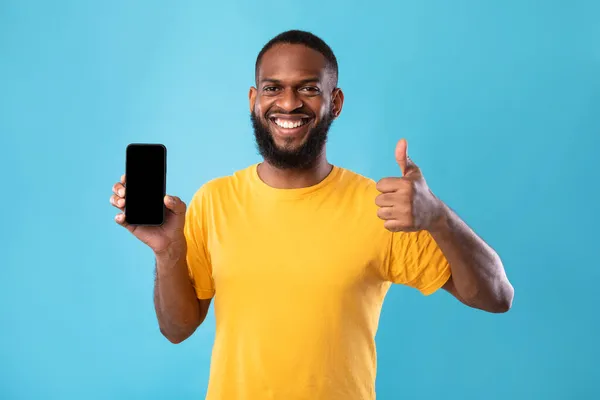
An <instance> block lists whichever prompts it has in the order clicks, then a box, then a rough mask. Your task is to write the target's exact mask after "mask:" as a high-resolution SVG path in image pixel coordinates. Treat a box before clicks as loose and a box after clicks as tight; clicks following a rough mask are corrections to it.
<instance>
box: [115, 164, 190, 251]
mask: <svg viewBox="0 0 600 400" xmlns="http://www.w3.org/2000/svg"><path fill="white" fill-rule="evenodd" d="M126 186H127V183H126V176H125V175H123V176H122V177H121V180H120V181H119V182H117V183H115V185H114V186H113V194H112V196H111V197H110V203H111V204H112V205H113V206H115V207H116V208H118V209H119V210H120V211H121V213H119V214H117V215H116V217H115V221H116V222H117V223H118V224H119V225H121V226H123V227H125V228H126V229H127V230H128V231H129V232H131V233H132V234H133V235H134V236H135V237H136V238H138V239H139V240H141V241H142V242H143V243H145V244H147V245H148V246H149V247H150V248H151V249H152V250H153V251H154V253H155V254H156V256H157V257H166V258H178V257H181V256H182V255H184V254H185V251H186V242H185V235H184V233H183V227H184V225H185V210H186V205H185V203H184V202H183V201H181V199H179V198H178V197H175V196H169V195H167V196H165V198H164V203H165V206H166V213H165V221H164V223H163V224H162V225H160V226H147V225H131V224H128V223H127V222H126V221H125V214H124V211H125V191H126Z"/></svg>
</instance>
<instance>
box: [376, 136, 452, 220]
mask: <svg viewBox="0 0 600 400" xmlns="http://www.w3.org/2000/svg"><path fill="white" fill-rule="evenodd" d="M407 152H408V143H407V142H406V139H401V140H400V141H399V142H398V144H397V146H396V162H397V163H398V165H399V166H400V171H401V172H402V177H391V178H383V179H381V180H380V181H379V182H377V190H378V191H379V192H381V194H380V195H378V196H377V197H376V198H375V204H377V206H379V209H378V210H377V216H378V217H379V218H381V219H382V220H384V221H385V222H384V224H383V225H384V227H385V228H386V229H387V230H389V231H391V232H401V231H403V232H416V231H420V230H432V229H434V228H435V226H436V224H437V223H439V222H440V220H441V218H442V216H443V213H444V205H443V203H442V202H441V200H439V199H438V198H437V197H436V196H435V195H434V194H433V193H432V192H431V190H430V189H429V186H427V183H426V182H425V178H424V177H423V174H422V173H421V170H420V169H419V167H417V165H416V164H415V163H414V162H413V161H412V160H411V159H410V158H409V157H408V153H407Z"/></svg>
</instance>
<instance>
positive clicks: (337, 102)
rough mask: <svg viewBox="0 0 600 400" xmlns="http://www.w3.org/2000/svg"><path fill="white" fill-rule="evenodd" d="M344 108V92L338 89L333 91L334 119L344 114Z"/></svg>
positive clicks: (332, 106)
mask: <svg viewBox="0 0 600 400" xmlns="http://www.w3.org/2000/svg"><path fill="white" fill-rule="evenodd" d="M343 106H344V92H342V89H340V88H336V89H333V95H332V99H331V108H332V112H333V118H337V117H339V115H340V114H341V112H342V107H343Z"/></svg>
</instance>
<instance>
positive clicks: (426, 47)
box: [0, 0, 600, 400]
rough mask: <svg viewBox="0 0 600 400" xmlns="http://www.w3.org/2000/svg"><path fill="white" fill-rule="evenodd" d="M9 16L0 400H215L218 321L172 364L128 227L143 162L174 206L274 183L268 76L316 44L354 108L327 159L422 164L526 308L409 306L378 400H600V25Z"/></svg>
mask: <svg viewBox="0 0 600 400" xmlns="http://www.w3.org/2000/svg"><path fill="white" fill-rule="evenodd" d="M123 3H124V2H117V1H104V2H94V3H93V2H83V1H53V2H41V1H39V2H33V1H16V0H13V1H11V0H2V1H0V133H1V142H0V144H1V149H2V156H1V157H0V167H1V168H0V171H2V172H1V173H2V176H3V178H2V184H3V187H4V190H3V191H2V196H1V200H0V201H1V205H2V209H3V210H4V212H3V217H2V218H3V227H2V231H1V232H2V233H1V235H2V236H1V243H2V265H1V267H0V321H1V327H0V398H2V399H89V400H92V399H200V398H203V395H204V393H205V387H206V384H207V378H208V368H209V361H210V351H211V346H212V339H213V335H214V315H213V314H212V311H211V314H210V315H209V317H208V320H207V322H206V323H205V324H204V325H202V327H201V328H200V329H199V330H198V331H197V332H196V334H195V335H194V336H193V337H192V338H191V339H189V340H187V341H186V342H184V343H183V344H180V345H177V346H175V345H172V344H170V343H169V342H168V341H167V340H166V339H164V338H163V337H162V336H161V335H160V333H159V331H158V328H157V323H156V320H155V315H154V309H153V304H152V285H153V258H152V254H151V251H149V249H147V248H146V247H145V246H144V245H143V244H141V243H139V242H137V241H136V240H135V239H134V238H133V237H132V236H131V235H129V234H128V232H127V231H126V230H124V229H122V228H120V227H119V226H117V225H116V224H115V223H114V221H113V217H114V215H115V213H116V210H115V209H114V208H112V207H111V206H110V205H109V196H110V194H111V187H112V185H113V183H114V182H116V180H118V178H119V176H120V175H121V174H122V173H123V171H124V161H125V160H124V156H125V147H126V145H127V144H128V143H130V142H160V143H164V144H165V145H166V146H167V148H168V150H169V160H168V163H169V174H168V191H169V192H170V193H171V194H175V195H178V196H180V197H182V198H183V199H184V200H185V201H186V202H187V201H189V199H190V198H191V196H192V194H193V193H194V192H195V190H196V189H197V188H198V187H199V186H200V185H201V184H202V183H204V182H205V181H207V180H208V179H211V178H214V177H217V176H222V175H226V174H230V173H232V172H233V171H235V170H237V169H241V168H244V167H245V166H247V165H249V164H250V163H254V162H257V161H259V160H260V159H259V157H258V155H257V153H256V150H255V147H254V139H253V136H252V131H251V126H250V123H249V118H248V113H249V111H248V99H247V94H248V88H249V87H250V85H252V84H253V63H254V60H255V57H256V55H257V53H258V51H259V50H260V48H261V47H262V45H263V44H264V43H266V42H267V41H268V40H269V39H270V38H271V37H272V36H274V35H276V34H277V33H279V32H281V31H284V30H287V29H291V28H300V29H307V30H311V31H313V32H314V33H316V34H318V35H320V36H321V37H323V38H324V39H325V40H326V41H327V42H328V43H329V44H330V45H331V46H332V48H333V49H334V51H335V52H336V55H337V57H338V59H339V63H340V85H341V87H342V88H343V89H344V90H345V94H346V103H345V107H344V110H343V113H342V116H341V118H340V119H339V120H338V121H337V122H336V123H335V124H334V127H333V129H332V132H331V139H330V144H329V147H328V154H329V157H330V160H331V161H332V162H334V163H336V164H338V165H341V166H344V167H347V168H350V169H353V170H355V171H357V172H359V173H362V174H365V175H367V176H369V177H371V178H373V179H379V178H382V177H384V176H386V175H394V174H397V173H398V167H397V165H396V164H395V161H394V147H395V144H396V142H397V140H398V139H400V138H401V137H406V138H407V139H408V141H409V154H410V155H411V156H412V158H413V159H414V160H415V161H416V162H417V163H418V164H419V165H420V167H421V168H422V169H423V171H424V173H425V176H426V178H427V180H428V183H429V185H430V186H431V187H432V189H433V190H434V192H435V193H436V194H437V195H439V196H440V197H441V198H442V199H443V200H444V201H446V202H447V203H448V204H449V205H450V206H451V207H452V208H454V209H455V210H456V211H457V212H458V214H459V215H461V216H462V217H463V218H464V219H465V220H466V221H467V222H468V223H469V224H470V225H471V226H472V227H473V228H474V229H475V230H476V231H477V232H478V233H479V234H480V235H481V236H482V237H483V238H484V239H485V240H486V241H488V242H489V243H490V244H492V246H493V247H494V248H495V249H496V250H497V251H498V252H499V254H500V256H501V257H502V259H503V261H504V263H505V267H506V270H507V272H508V274H509V277H510V278H511V280H512V282H513V284H514V286H515V288H516V296H515V300H514V305H513V309H512V310H511V311H510V312H509V313H508V314H504V315H491V314H486V313H483V312H479V311H476V310H472V309H469V308H467V307H465V306H462V305H461V304H459V303H458V302H457V301H455V300H454V299H453V298H451V297H450V296H449V295H448V294H446V293H441V292H440V293H438V294H436V295H434V296H431V297H423V296H421V295H420V294H418V293H416V292H413V291H411V290H409V289H403V288H401V287H394V288H393V289H392V291H391V292H390V294H389V297H388V298H387V300H386V303H385V305H384V310H383V315H382V318H381V325H380V330H379V333H378V336H377V342H378V354H379V374H378V380H377V391H378V398H380V399H383V400H385V399H401V398H405V399H437V398H445V399H460V400H469V399H488V400H493V399H505V398H511V399H528V400H530V399H545V400H548V399H592V398H599V397H600V388H599V387H598V385H597V383H593V380H596V379H598V378H599V375H600V373H599V370H600V368H599V367H598V366H597V361H598V357H599V356H600V346H599V345H598V338H599V337H600V336H599V333H600V327H599V325H600V313H598V308H597V306H596V305H597V304H598V300H597V296H594V295H593V293H594V290H595V289H596V287H597V282H598V279H599V278H600V272H599V268H598V261H597V260H598V258H597V253H596V252H594V250H593V248H594V246H596V245H598V224H599V223H600V219H599V218H598V210H597V207H598V195H599V193H598V179H597V171H596V170H597V169H598V167H599V166H600V162H599V161H598V150H599V149H600V146H599V144H600V143H599V142H600V140H599V137H600V132H599V131H600V130H599V128H600V74H599V73H598V70H599V68H600V46H598V43H599V41H600V24H598V16H599V15H600V3H598V2H593V1H570V2H566V1H516V0H510V1H502V2H499V1H494V2H492V1H474V0H473V1H452V2H450V1H441V0H440V1H413V2H409V1H397V2H391V1H389V2H387V3H377V5H374V6H366V5H363V4H361V3H359V2H356V3H354V4H351V3H348V2H344V1H331V2H323V1H302V2H291V1H288V2H285V1H261V2H258V3H254V2H244V1H235V2H234V1H220V2H210V3H205V2H196V1H178V2H170V3H169V4H168V5H167V3H166V2H159V1H128V2H125V3H126V4H123Z"/></svg>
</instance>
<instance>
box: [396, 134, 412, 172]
mask: <svg viewBox="0 0 600 400" xmlns="http://www.w3.org/2000/svg"><path fill="white" fill-rule="evenodd" d="M396 162H397V163H398V165H399V166H400V170H401V171H402V176H406V174H408V173H409V172H410V171H411V170H412V169H415V168H417V165H416V164H415V163H414V162H413V161H412V160H411V159H410V157H409V156H408V142H407V141H406V139H400V141H399V142H398V144H397V145H396Z"/></svg>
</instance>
